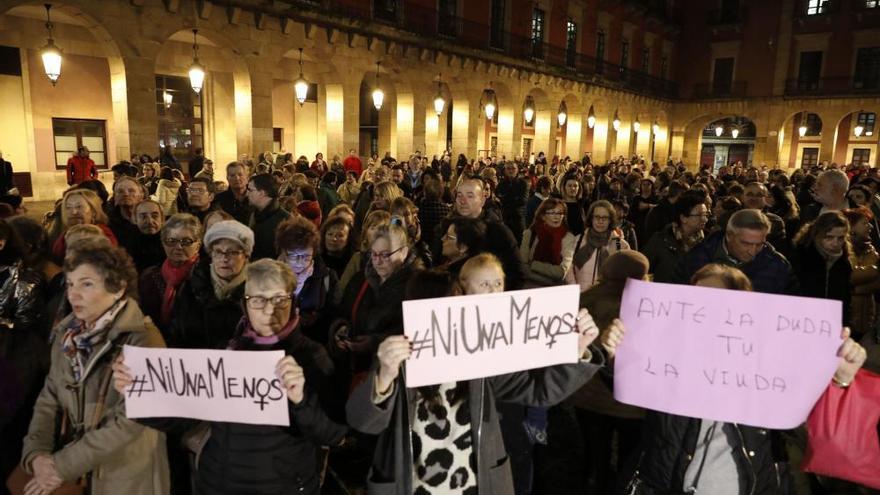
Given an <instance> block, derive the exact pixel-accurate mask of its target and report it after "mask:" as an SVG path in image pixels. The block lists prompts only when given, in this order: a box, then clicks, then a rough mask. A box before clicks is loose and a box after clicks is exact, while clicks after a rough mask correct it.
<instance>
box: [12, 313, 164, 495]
mask: <svg viewBox="0 0 880 495" xmlns="http://www.w3.org/2000/svg"><path fill="white" fill-rule="evenodd" d="M71 318H73V316H72V315H71V316H69V317H67V318H65V319H64V320H63V321H62V322H61V323H59V325H58V326H56V327H55V329H54V330H53V334H52V337H53V340H52V342H53V343H52V367H51V369H50V370H49V375H48V376H47V377H46V383H45V385H44V386H43V390H42V391H41V392H40V396H39V398H38V399H37V402H36V404H35V406H34V415H33V417H32V418H31V424H30V429H29V431H28V434H27V436H26V437H25V438H24V449H23V451H22V465H23V467H24V469H25V470H26V471H28V472H31V463H32V462H33V460H34V458H35V457H36V456H38V455H40V454H47V453H52V456H53V458H54V461H55V467H56V469H57V470H58V473H59V475H60V476H61V478H62V479H64V480H65V481H75V480H77V479H78V478H79V477H80V476H82V475H84V474H86V473H89V472H91V473H92V482H91V488H92V489H91V494H92V495H104V494H107V495H116V494H124V495H160V494H163V495H164V494H166V493H168V492H169V490H170V487H169V477H168V459H167V457H166V452H165V436H164V435H163V434H162V433H159V432H157V431H155V430H152V429H150V428H147V427H145V426H141V425H139V424H137V423H135V422H134V421H131V420H129V419H127V418H126V417H125V402H124V400H123V398H122V396H120V395H119V394H118V393H117V392H116V391H115V390H114V389H113V387H112V384H111V386H110V389H109V391H108V393H107V397H106V400H105V403H104V409H103V411H102V413H101V417H100V420H99V421H98V426H97V428H95V429H91V425H92V424H93V423H94V414H95V406H96V403H97V401H98V396H99V393H100V392H99V388H100V382H101V381H102V379H103V378H104V375H105V373H106V372H107V371H109V370H108V368H109V366H110V362H111V359H112V358H113V356H114V355H116V349H114V347H115V346H116V345H119V344H120V343H121V342H122V341H123V340H125V336H126V335H128V339H127V341H126V343H127V344H130V345H135V346H141V347H165V341H164V340H163V339H162V336H161V335H160V334H159V330H158V329H156V327H155V325H153V323H152V322H151V321H150V319H149V318H145V317H144V315H143V313H141V310H140V308H138V305H137V302H135V301H134V300H133V299H129V301H128V303H127V304H126V306H125V307H124V308H123V309H122V312H121V313H120V314H119V315H117V316H116V319H115V321H114V322H113V323H112V325H111V327H110V329H109V330H108V334H107V341H106V342H105V344H104V345H102V346H100V347H99V348H97V349H95V351H94V354H93V355H92V358H91V359H90V361H89V364H88V365H87V366H86V369H85V371H84V375H83V379H82V382H81V384H82V386H81V387H75V388H74V387H70V385H71V384H73V383H74V379H73V373H72V371H71V368H70V365H69V364H68V361H67V358H66V357H65V356H64V355H63V352H62V350H61V340H62V336H63V330H62V329H64V328H66V326H67V324H68V323H69V322H70V319H71ZM61 409H63V410H64V411H67V412H68V414H69V415H70V428H71V429H72V430H75V429H76V428H77V427H81V426H82V425H85V427H86V428H87V429H88V430H89V431H87V432H86V433H85V434H83V435H82V436H81V437H80V438H79V439H78V440H76V441H74V442H71V443H69V444H67V445H65V446H63V447H62V446H60V445H56V438H55V437H56V432H57V429H58V428H59V423H58V418H59V410H61Z"/></svg>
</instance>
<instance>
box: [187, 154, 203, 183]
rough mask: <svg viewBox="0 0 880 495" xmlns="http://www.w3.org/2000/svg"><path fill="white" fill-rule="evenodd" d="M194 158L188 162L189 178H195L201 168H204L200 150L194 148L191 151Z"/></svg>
mask: <svg viewBox="0 0 880 495" xmlns="http://www.w3.org/2000/svg"><path fill="white" fill-rule="evenodd" d="M193 153H194V154H195V156H194V157H193V159H192V160H190V161H189V176H190V177H195V176H196V174H198V173H199V172H201V171H202V168H203V167H204V166H205V155H204V153H203V151H202V148H196V149H195V150H193Z"/></svg>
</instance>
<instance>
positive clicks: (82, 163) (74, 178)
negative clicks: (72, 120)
mask: <svg viewBox="0 0 880 495" xmlns="http://www.w3.org/2000/svg"><path fill="white" fill-rule="evenodd" d="M97 178H98V169H97V167H95V162H94V161H92V159H91V158H89V148H88V147H86V146H80V148H79V149H78V150H77V152H76V154H75V155H73V156H72V157H70V159H69V160H67V185H70V186H75V185H77V184H80V183H82V182H85V181H87V180H93V179H97Z"/></svg>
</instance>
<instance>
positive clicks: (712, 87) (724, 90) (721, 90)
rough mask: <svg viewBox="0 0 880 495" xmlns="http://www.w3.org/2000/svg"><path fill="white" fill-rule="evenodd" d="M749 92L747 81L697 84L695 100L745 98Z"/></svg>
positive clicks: (695, 86) (694, 93)
mask: <svg viewBox="0 0 880 495" xmlns="http://www.w3.org/2000/svg"><path fill="white" fill-rule="evenodd" d="M747 90H748V85H747V84H746V81H733V82H732V83H729V84H725V83H712V84H708V83H703V84H695V85H694V91H693V95H692V96H693V98H696V99H711V98H744V97H745V96H746V92H747Z"/></svg>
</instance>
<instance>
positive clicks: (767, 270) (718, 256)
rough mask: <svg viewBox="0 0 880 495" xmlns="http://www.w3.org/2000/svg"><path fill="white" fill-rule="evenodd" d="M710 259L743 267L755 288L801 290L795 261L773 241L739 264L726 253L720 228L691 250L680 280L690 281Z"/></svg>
mask: <svg viewBox="0 0 880 495" xmlns="http://www.w3.org/2000/svg"><path fill="white" fill-rule="evenodd" d="M709 263H720V264H722V265H727V266H734V267H736V268H739V269H740V270H742V271H743V273H745V274H746V276H747V277H749V280H751V281H752V288H753V289H754V291H755V292H767V293H770V294H788V295H799V294H800V291H799V289H798V281H797V278H795V275H794V272H793V271H792V269H791V264H789V262H788V260H787V259H785V257H784V256H782V255H781V254H779V253H778V252H777V251H776V250H775V249H773V246H771V245H770V244H766V243H765V244H764V249H762V250H761V252H759V253H758V255H757V256H755V258H754V259H752V261H749V262H748V263H741V264H735V263H734V262H733V260H731V259H730V258H729V257H728V256H727V253H725V249H724V234H723V232H716V233H714V234H712V235H710V236H709V237H707V238H706V239H705V240H704V241H703V242H701V243H699V244H697V245H696V246H694V248H693V249H691V250H690V252H688V254H687V256H686V257H685V259H684V270H683V273H682V274H681V276H680V278H679V280H678V283H682V284H688V283H690V280H691V277H693V275H694V273H696V271H697V270H699V269H700V268H702V267H704V266H706V265H708V264H709Z"/></svg>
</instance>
